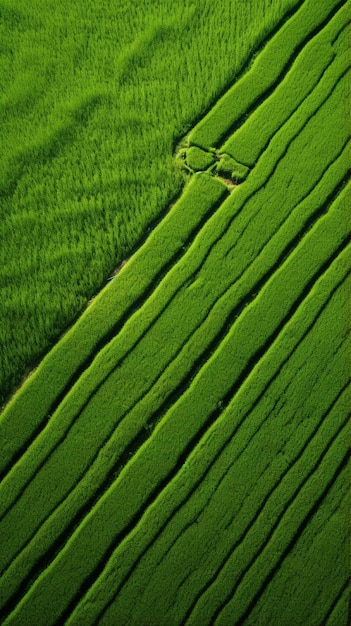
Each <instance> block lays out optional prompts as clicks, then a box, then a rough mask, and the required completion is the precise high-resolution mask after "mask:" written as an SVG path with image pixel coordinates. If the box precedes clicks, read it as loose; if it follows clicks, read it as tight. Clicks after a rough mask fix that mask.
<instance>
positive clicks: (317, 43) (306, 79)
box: [220, 5, 350, 166]
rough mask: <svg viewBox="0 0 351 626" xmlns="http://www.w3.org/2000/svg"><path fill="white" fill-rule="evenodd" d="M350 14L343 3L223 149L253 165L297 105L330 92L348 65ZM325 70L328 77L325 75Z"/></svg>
mask: <svg viewBox="0 0 351 626" xmlns="http://www.w3.org/2000/svg"><path fill="white" fill-rule="evenodd" d="M347 16H348V7H347V6H346V5H343V6H342V7H341V9H339V11H338V12H337V13H336V15H335V16H334V17H333V19H331V21H330V22H328V23H327V25H326V26H325V28H324V29H323V30H322V31H321V32H319V33H318V34H317V35H316V36H315V37H314V39H312V40H311V41H310V42H309V43H308V44H307V45H306V47H305V48H304V49H303V50H302V52H301V53H300V55H299V56H298V57H297V59H296V60H295V62H294V63H293V65H292V67H291V68H290V69H289V71H288V72H287V74H286V76H285V77H284V80H282V81H281V82H280V83H279V85H278V86H277V87H276V89H275V90H274V91H273V93H272V94H271V95H270V96H269V97H268V98H266V99H265V100H264V101H263V103H262V104H261V105H260V106H258V107H257V108H256V110H255V111H254V112H253V113H252V114H251V115H250V116H249V117H248V119H247V120H246V121H245V122H244V123H243V124H242V125H241V126H240V128H239V129H238V130H237V131H235V132H234V133H233V134H232V135H231V137H230V138H229V139H228V141H226V143H225V144H224V145H223V146H222V147H221V148H220V152H226V153H228V154H230V155H231V156H232V157H234V158H235V159H237V160H238V161H239V162H241V163H246V164H247V165H250V166H253V165H254V164H255V162H256V161H257V159H258V157H259V156H260V154H261V153H262V152H263V150H264V149H265V147H266V146H267V145H268V143H269V141H270V139H271V137H272V136H273V135H274V134H275V132H276V131H277V129H279V128H280V127H281V126H282V124H284V122H286V120H287V119H289V117H290V116H291V115H292V114H293V113H294V111H295V110H296V109H297V107H298V106H299V105H300V104H301V103H302V102H303V101H304V100H305V99H306V98H307V97H308V96H309V95H310V94H311V93H312V94H313V95H312V96H311V98H313V99H314V100H316V99H317V98H318V96H319V94H320V93H322V92H323V91H324V93H325V92H326V84H327V82H328V80H329V81H331V82H332V81H333V80H335V77H336V76H338V74H339V72H338V69H337V68H338V67H341V65H342V64H343V65H344V67H345V57H344V58H343V55H345V56H346V54H347V52H346V51H347V48H348V46H349V45H350V38H349V36H348V35H349V29H346V30H345V28H344V27H345V23H347ZM339 33H340V38H339V39H338V35H339ZM333 42H334V43H333ZM325 73H327V76H328V79H327V77H325V78H324V74H325ZM322 78H323V81H322ZM317 85H318V89H316V86H317Z"/></svg>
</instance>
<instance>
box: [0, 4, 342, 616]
mask: <svg viewBox="0 0 351 626" xmlns="http://www.w3.org/2000/svg"><path fill="white" fill-rule="evenodd" d="M349 13H350V2H341V1H338V0H328V1H326V2H323V3H320V2H317V1H316V0H305V2H303V3H301V4H299V6H298V7H296V8H295V10H294V11H292V12H291V14H290V15H289V16H288V17H287V19H286V20H285V21H284V23H283V24H282V25H280V27H279V28H277V29H276V30H275V32H272V35H271V38H270V39H268V40H267V42H266V44H265V46H264V47H263V48H262V49H260V50H259V51H258V53H257V55H256V57H255V60H254V62H253V63H252V64H251V66H250V67H249V68H248V69H247V71H246V72H245V73H244V74H243V75H242V76H241V77H240V78H239V80H237V81H236V82H235V84H234V85H233V86H232V87H231V88H230V89H229V90H228V91H227V92H226V93H225V94H224V96H223V97H222V98H221V99H220V100H219V101H218V102H217V103H216V104H215V106H214V107H213V108H212V109H211V110H210V111H209V112H208V113H207V115H206V116H205V117H204V118H203V119H202V120H200V121H199V123H198V124H197V125H195V126H194V128H193V129H192V130H191V132H190V133H189V134H188V135H187V136H186V137H185V138H183V139H182V140H181V141H180V145H179V151H178V154H177V157H176V159H177V161H178V162H179V163H180V164H181V165H182V166H183V167H184V169H185V171H186V172H188V174H187V176H188V177H189V180H188V182H187V184H186V186H185V189H184V191H183V193H182V194H181V196H180V197H179V198H178V200H177V201H176V202H175V204H174V206H173V207H172V208H171V209H170V210H169V211H168V213H167V214H166V216H165V217H164V218H163V219H162V220H161V221H160V222H159V223H158V224H157V226H155V228H154V229H153V231H152V233H151V234H150V236H149V237H148V238H147V239H146V241H145V243H144V244H143V245H142V246H141V247H140V248H139V249H138V250H137V252H136V253H135V254H133V255H132V256H131V258H130V259H129V260H128V261H127V263H126V264H125V265H124V266H123V267H122V268H121V270H120V272H119V273H118V275H117V276H116V277H115V278H114V279H113V280H112V281H111V283H110V284H109V285H108V287H106V288H105V290H104V291H103V292H102V293H101V294H100V295H99V296H98V297H97V298H96V300H95V301H94V303H93V304H92V305H91V306H90V307H89V308H88V309H87V310H86V312H85V313H84V315H83V316H82V317H81V318H80V319H79V321H78V322H77V323H76V324H75V325H74V326H73V327H72V329H71V330H70V331H69V332H68V333H67V334H66V335H65V336H64V337H63V339H62V340H61V341H60V342H59V343H58V344H57V345H56V346H55V348H54V349H53V350H52V352H51V353H49V354H48V356H47V357H46V358H45V359H44V360H43V362H42V363H41V365H40V367H39V368H38V370H37V371H36V373H35V374H34V375H33V376H32V377H31V379H29V380H28V381H27V383H26V384H25V385H24V386H23V387H22V388H21V390H20V392H19V393H18V394H16V395H15V396H14V398H13V399H12V401H11V402H10V403H9V404H8V406H7V407H6V409H5V411H4V412H3V414H2V415H1V418H0V436H1V442H2V454H1V477H2V482H1V484H0V495H1V498H0V539H1V550H0V572H1V578H0V601H1V615H2V617H3V620H4V623H5V624H16V625H17V624H36V625H40V624H42V625H43V626H44V625H45V626H46V625H48V624H56V623H67V624H72V625H74V624H84V625H86V624H95V623H99V624H100V623H101V624H106V625H107V624H115V623H120V624H124V625H127V624H130V625H131V626H132V625H137V624H138V625H139V624H145V625H148V624H160V625H161V624H164V625H169V624H172V625H173V624H179V625H181V624H182V625H183V624H189V625H190V624H193V625H194V626H196V625H197V624H201V625H202V624H209V625H210V624H221V625H223V626H225V625H226V624H252V625H254V624H255V625H256V624H262V625H268V624H282V625H284V626H285V625H287V626H288V625H289V626H315V625H319V624H335V623H338V624H341V625H343V624H345V626H346V625H347V623H348V611H349V607H348V602H347V597H348V593H349V582H348V581H349V577H350V547H349V546H350V530H351V529H350V525H349V523H348V520H347V518H348V511H349V510H350V504H351V503H350V494H349V489H348V487H349V482H350V470H349V460H350V445H349V442H350V435H351V432H350V420H349V418H350V408H349V407H350V399H351V398H350V374H351V363H350V326H349V319H350V313H351V311H350V306H349V303H350V290H351V282H350V281H351V276H350V270H351V238H350V234H351V232H350V231H351V221H350V209H349V207H350V191H351V187H350V182H349V170H350V132H349V124H348V123H347V116H348V101H349V98H350V72H351V64H350V45H351V41H350V27H349V21H348V20H349ZM277 50H279V55H278V54H277ZM192 172H195V173H192ZM331 573H332V574H331Z"/></svg>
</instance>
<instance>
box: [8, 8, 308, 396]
mask: <svg viewBox="0 0 351 626" xmlns="http://www.w3.org/2000/svg"><path fill="white" fill-rule="evenodd" d="M298 1H299V0H275V2H274V3H273V4H272V3H271V2H270V1H269V0H258V1H257V2H255V6H254V7H252V9H251V10H250V12H248V11H247V10H246V9H245V10H243V7H242V4H241V2H238V1H237V2H233V3H230V4H228V6H226V7H220V6H216V5H215V4H214V3H213V2H211V1H210V0H195V2H194V1H193V0H191V1H190V0H184V1H183V2H182V4H181V5H177V4H176V3H174V2H172V1H171V0H166V1H162V2H160V1H158V2H138V6H137V7H134V5H132V4H131V3H130V2H127V3H117V4H116V3H114V4H111V3H110V2H108V1H107V0H98V1H96V2H94V3H92V2H88V3H86V2H83V1H82V2H76V3H74V5H70V6H69V7H67V6H66V3H64V2H53V1H52V0H51V1H48V2H47V1H45V2H44V1H43V0H34V1H33V2H31V3H30V4H28V2H25V1H24V0H1V3H0V29H1V35H0V36H1V42H2V44H1V51H2V61H1V75H0V85H1V94H2V95H1V100H0V108H1V119H2V120H3V122H5V123H4V124H2V125H1V148H2V149H1V156H0V159H1V163H0V171H1V179H0V196H1V205H2V219H1V226H0V242H1V245H0V284H1V307H0V353H1V364H0V403H3V401H4V399H5V398H6V396H7V395H8V393H9V391H11V389H13V387H14V385H16V384H17V383H18V381H19V379H20V377H21V376H23V374H24V373H25V372H28V371H29V370H31V369H32V368H33V364H36V361H37V360H38V357H40V356H42V355H43V352H44V351H46V350H47V348H48V347H49V346H50V345H51V344H52V343H53V340H54V339H55V338H57V337H58V335H59V334H61V333H62V331H63V330H64V329H65V328H66V327H67V325H68V324H70V323H71V322H72V321H73V320H74V319H75V318H76V317H77V315H78V313H79V312H82V310H83V309H84V306H85V304H86V302H87V301H88V300H89V298H91V296H92V295H94V294H95V293H96V292H97V290H98V288H100V287H101V286H102V285H103V284H104V283H105V281H106V279H107V278H108V276H109V275H111V273H112V272H113V270H114V268H115V267H116V266H117V265H119V264H120V263H121V261H122V260H123V259H125V258H127V257H129V255H130V251H131V250H132V249H134V247H135V246H136V245H137V244H138V243H139V242H140V241H141V240H142V239H143V238H144V237H145V234H146V233H147V228H148V227H150V226H151V225H152V222H153V220H154V219H156V218H158V217H159V216H160V214H162V212H163V211H164V210H165V209H166V208H167V206H168V205H169V204H170V203H171V202H172V201H173V199H174V197H175V196H177V194H179V192H180V190H181V187H182V184H183V179H182V177H181V175H180V173H179V171H177V169H176V168H175V167H174V161H173V154H172V153H173V150H174V147H175V144H176V143H177V142H178V140H179V138H180V137H181V136H182V135H184V134H185V133H186V132H187V131H188V130H189V128H190V127H191V125H192V124H193V122H194V119H196V118H197V117H198V116H201V115H202V113H203V111H204V110H206V108H208V107H209V106H210V104H212V102H213V99H214V98H215V97H216V96H217V95H218V94H219V93H220V92H221V91H223V89H224V88H225V86H226V85H227V84H228V83H229V82H232V80H233V76H234V75H235V74H236V73H237V72H238V71H239V70H240V69H241V68H242V67H243V65H244V64H245V63H246V61H247V59H248V57H249V56H250V54H252V53H253V51H254V49H255V47H256V46H257V45H258V44H259V43H260V42H261V41H262V40H263V39H264V38H265V37H266V36H267V35H268V33H269V32H270V30H271V29H272V27H274V26H275V25H276V24H277V23H278V22H279V20H281V19H282V17H283V16H284V13H285V12H286V11H289V10H291V8H292V7H294V6H295V5H297V3H298ZM190 32H191V36H190V35H189V33H190ZM211 40H212V41H213V45H209V42H210V41H211ZM219 60H220V62H218V61H219ZM204 85H206V88H205V89H204Z"/></svg>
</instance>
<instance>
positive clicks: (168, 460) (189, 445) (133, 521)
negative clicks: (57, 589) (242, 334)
mask: <svg viewBox="0 0 351 626" xmlns="http://www.w3.org/2000/svg"><path fill="white" fill-rule="evenodd" d="M342 247H344V246H342ZM333 256H334V255H333ZM335 257H336V254H335ZM299 258H300V257H299ZM327 265H329V264H328V263H326V264H324V266H323V268H324V270H325V269H326V266H327ZM322 273H323V272H320V273H319V275H321V274H322ZM310 287H311V286H310ZM271 341H273V338H272V339H269V340H268V341H267V343H268V342H269V343H271ZM255 360H256V359H255ZM246 375H247V372H244V378H246ZM241 378H243V376H241ZM240 382H241V381H240ZM231 395H232V394H231ZM208 426H209V424H208V423H207V424H205V425H204V428H205V429H206V428H207V427H208ZM155 432H157V430H156V431H155ZM200 434H203V432H202V433H200ZM152 439H153V437H152V438H151V440H150V441H151V442H152ZM167 440H168V441H169V437H167V439H166V440H165V441H163V442H162V444H161V447H162V449H164V446H165V443H166V441H167ZM193 443H194V442H193V440H191V441H190V443H189V444H188V448H187V449H186V451H185V452H184V453H183V454H182V456H181V457H180V458H178V460H177V462H175V461H174V462H173V456H175V452H173V453H172V455H171V456H170V458H169V459H167V464H169V466H170V467H174V466H176V467H177V466H178V468H179V464H178V461H179V463H181V464H182V463H183V462H184V461H185V459H186V458H187V456H188V454H189V452H190V451H191V449H192V447H193ZM177 454H178V453H177ZM149 455H150V461H151V459H153V458H155V456H154V453H153V452H152V450H151V449H150V451H149ZM138 456H139V458H140V454H139V455H138ZM163 463H164V461H163ZM126 469H127V468H125V470H124V471H123V472H122V474H121V475H120V476H121V478H123V476H124V474H125V471H126ZM135 471H136V472H137V467H136V468H135ZM143 471H144V472H146V474H147V472H148V470H147V469H146V468H144V470H143ZM174 473H176V470H174V472H172V474H174ZM138 476H140V474H139V473H138ZM145 478H146V479H147V480H148V481H149V476H148V475H146V477H145ZM150 478H151V477H150ZM171 478H172V475H167V476H165V478H164V479H163V480H162V483H161V485H155V486H153V489H152V491H151V494H150V497H149V499H148V501H147V502H146V503H145V507H146V508H147V506H149V505H150V504H151V501H152V500H153V499H154V497H155V496H156V492H159V491H161V490H162V489H163V488H164V486H165V485H166V484H167V483H168V480H170V479H171ZM139 480H140V479H139ZM129 485H130V483H129ZM150 486H151V485H150ZM140 488H141V486H140ZM129 489H130V486H129ZM142 493H143V496H144V494H145V485H144V487H143V491H142ZM135 495H137V493H136V494H135ZM140 495H141V494H140ZM115 497H117V494H116V496H115ZM139 497H140V496H139ZM118 501H119V502H121V495H120V496H119V498H118ZM105 504H106V499H105V503H104V506H105ZM109 506H112V507H113V509H114V510H116V509H115V506H114V504H113V501H111V503H110V505H109ZM105 514H106V515H107V517H109V514H108V513H107V510H106V512H105ZM140 514H141V513H140V512H139V513H137V514H136V518H135V519H132V520H131V522H130V524H129V526H130V529H132V528H133V526H134V524H135V523H136V521H137V519H138V517H139V516H140ZM88 518H91V515H89V516H88ZM88 518H87V519H88ZM94 521H95V524H96V523H97V520H96V519H95V520H94ZM75 534H76V533H75ZM91 537H92V535H91V531H90V532H89V540H90V541H91ZM106 539H107V538H106ZM120 541H121V537H120V536H118V537H117V538H116V542H117V543H119V542H120ZM116 542H113V545H116ZM70 543H71V542H69V543H68V544H67V547H68V546H69V545H70ZM71 547H72V546H71ZM76 551H77V546H76V548H75V553H76ZM65 552H67V550H66V549H65V550H64V552H63V553H61V557H62V556H63V554H64V553H65ZM108 552H109V553H110V552H111V548H110V549H109V551H108ZM60 560H61V558H60ZM104 560H105V559H104ZM86 565H87V562H86ZM69 568H71V565H70V566H69ZM59 569H60V568H59ZM49 570H50V578H51V572H52V574H54V573H55V570H53V569H52V566H51V567H50V568H49ZM68 571H70V569H69V570H68ZM68 571H67V572H66V574H67V575H68ZM57 574H58V572H57V573H56V575H57ZM61 574H62V572H61ZM61 574H60V575H61ZM66 574H65V575H64V578H65V577H66ZM95 576H96V571H94V572H93V574H92V576H91V577H89V580H92V578H94V577H95ZM54 578H55V576H54ZM57 583H58V581H56V584H57ZM72 583H73V581H72ZM28 599H29V598H28ZM33 608H34V607H33ZM51 610H52V606H51Z"/></svg>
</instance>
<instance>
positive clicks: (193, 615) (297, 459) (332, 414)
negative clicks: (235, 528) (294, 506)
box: [182, 380, 351, 625]
mask: <svg viewBox="0 0 351 626" xmlns="http://www.w3.org/2000/svg"><path fill="white" fill-rule="evenodd" d="M350 382H351V381H350V380H348V381H347V382H346V383H345V384H344V385H343V387H342V389H341V390H340V391H339V392H338V393H337V395H336V397H335V398H333V400H332V402H331V404H330V405H329V406H328V408H327V409H326V411H325V412H324V414H323V415H322V416H321V418H320V420H319V421H317V423H316V426H315V427H314V429H313V430H312V431H311V433H310V434H309V435H308V437H307V439H306V441H305V442H303V443H302V442H301V443H302V446H301V448H300V450H298V451H297V454H296V455H295V456H294V457H293V458H292V459H291V462H290V463H289V464H288V465H287V466H286V468H285V470H284V471H283V472H282V473H281V475H280V476H278V478H277V480H276V481H275V482H274V484H273V485H272V487H270V489H269V491H268V492H267V493H266V494H265V495H264V497H263V498H262V501H261V502H260V505H259V507H258V509H257V510H256V511H255V512H254V515H253V516H252V518H251V520H250V522H249V524H248V525H247V526H246V527H245V529H244V530H243V532H242V533H241V534H240V535H239V536H238V538H237V539H236V541H235V542H234V544H233V545H232V546H231V547H230V549H229V551H228V554H227V555H226V556H225V558H224V559H223V560H222V561H221V563H220V564H219V565H218V567H217V569H216V570H215V572H214V575H213V576H212V577H211V578H210V579H209V580H208V582H207V583H206V585H205V586H204V587H203V589H201V591H200V592H199V593H198V594H197V595H196V597H195V598H194V600H193V603H192V604H191V606H190V607H189V609H188V611H187V613H186V615H185V617H184V619H183V620H182V625H184V624H188V623H189V624H196V623H200V622H198V620H199V619H204V616H203V615H202V614H201V612H200V614H199V613H198V610H199V608H200V607H198V605H199V604H200V603H201V602H203V600H204V598H206V596H207V595H208V594H211V591H213V593H212V596H213V598H214V599H215V598H216V597H218V595H217V594H216V589H217V590H218V588H219V587H220V586H221V585H220V581H221V580H222V579H223V577H225V569H224V568H225V567H226V566H228V564H229V563H230V560H231V559H232V557H233V555H234V554H235V552H236V550H237V549H238V548H239V546H241V545H242V543H243V541H244V539H245V538H246V537H247V535H248V534H249V533H250V532H252V533H255V532H257V531H255V528H254V527H255V524H256V523H257V522H258V521H259V520H260V519H261V516H264V515H265V511H266V509H267V507H268V506H269V502H270V500H271V498H272V497H275V499H276V500H277V502H280V503H281V506H282V507H283V502H284V496H283V495H280V496H279V495H277V494H276V491H277V489H279V488H282V487H281V485H285V482H286V477H288V475H289V472H291V470H292V469H294V471H295V473H296V474H297V476H299V477H300V476H302V473H301V469H299V468H300V466H301V464H303V462H304V458H305V462H309V461H310V457H311V454H312V452H311V450H310V448H309V446H311V444H312V446H311V447H312V450H313V441H314V439H315V438H316V436H317V435H319V437H320V439H321V441H322V442H323V449H322V452H321V455H320V457H319V461H317V462H316V464H314V465H313V466H312V468H311V470H310V471H309V473H308V474H307V475H305V476H304V477H303V480H302V482H301V483H300V485H299V484H298V485H297V488H296V490H295V491H294V492H293V494H292V496H291V497H290V499H289V500H288V502H287V504H286V505H284V507H283V508H282V511H281V513H280V514H279V516H278V518H277V520H276V522H275V523H274V525H272V528H271V530H270V532H269V534H268V535H267V538H266V539H265V542H264V543H263V544H261V546H260V552H261V551H262V550H263V549H264V547H265V546H266V545H268V542H269V540H270V538H271V536H272V535H273V533H274V532H275V529H276V528H277V527H278V525H279V523H280V521H281V519H282V518H283V517H284V515H285V513H286V511H287V510H288V508H289V506H290V505H291V503H292V502H293V501H294V500H295V498H296V496H297V494H298V493H299V492H300V491H301V489H302V488H303V486H304V485H305V484H306V482H307V481H308V479H309V478H310V476H312V475H313V473H314V472H315V469H316V466H318V464H319V462H321V461H322V459H323V458H324V455H325V454H326V453H327V452H328V449H329V447H330V446H331V444H332V442H333V441H334V440H335V439H336V438H337V437H338V435H339V433H340V432H341V431H342V430H343V429H344V428H345V426H346V425H347V424H348V421H349V415H348V414H347V415H346V419H345V418H344V420H343V421H342V422H341V420H342V413H341V414H340V413H339V411H340V407H339V405H340V402H341V401H343V404H344V407H346V406H347V401H348V400H349V399H350V392H351V386H350ZM333 418H334V419H335V422H336V425H337V424H339V427H338V428H337V430H336V432H335V433H334V434H333V437H332V438H331V439H330V440H326V439H324V438H323V432H321V431H323V428H325V425H326V422H327V421H328V420H329V423H330V424H333V421H332V420H333ZM340 422H341V423H340ZM317 445H318V444H317V443H315V448H316V450H318V447H317ZM319 445H320V444H319ZM291 482H293V481H291ZM283 493H284V495H285V492H284V490H283ZM267 515H269V516H271V513H268V512H267V513H266V516H267ZM270 519H271V517H270ZM232 522H233V520H230V521H229V522H228V527H229V526H230V525H231V524H232ZM256 558H257V553H255V555H253V557H252V559H251V561H250V562H249V563H248V564H247V566H246V568H245V569H243V570H242V573H241V574H240V578H239V579H238V580H237V581H236V582H235V586H236V587H238V586H239V584H240V581H241V580H242V579H243V578H244V576H245V574H246V572H248V571H249V569H250V567H251V565H252V564H253V563H254V562H255V560H256ZM244 561H245V559H244V555H242V558H241V561H240V562H241V564H242V563H243V562H244ZM227 580H231V578H229V579H227ZM229 597H230V596H229V595H228V598H229ZM224 603H225V600H224V601H223V603H221V605H220V606H223V604H224ZM208 619H211V620H212V621H211V623H214V620H215V614H214V615H213V616H212V617H211V618H208ZM201 623H204V622H201Z"/></svg>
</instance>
